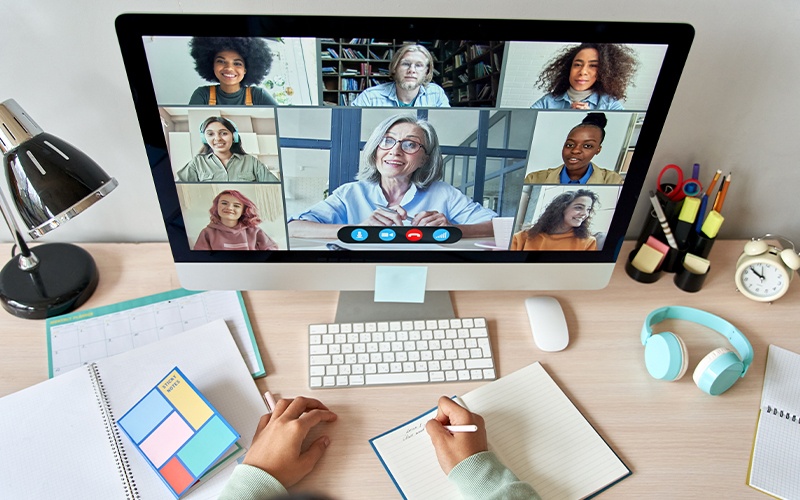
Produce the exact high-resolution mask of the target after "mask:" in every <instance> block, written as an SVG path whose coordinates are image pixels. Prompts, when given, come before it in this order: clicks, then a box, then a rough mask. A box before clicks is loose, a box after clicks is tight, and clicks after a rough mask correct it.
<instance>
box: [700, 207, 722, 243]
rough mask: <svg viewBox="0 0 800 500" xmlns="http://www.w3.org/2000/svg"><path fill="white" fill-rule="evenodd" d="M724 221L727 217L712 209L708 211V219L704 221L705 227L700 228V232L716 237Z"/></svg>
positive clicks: (708, 236) (709, 236)
mask: <svg viewBox="0 0 800 500" xmlns="http://www.w3.org/2000/svg"><path fill="white" fill-rule="evenodd" d="M723 222H725V217H723V216H722V214H721V213H719V212H717V211H716V210H712V211H710V212H708V215H707V216H706V221H705V222H703V227H701V228H700V232H701V233H703V235H704V236H705V237H707V238H711V239H713V238H716V237H717V234H718V233H719V228H720V227H722V223H723Z"/></svg>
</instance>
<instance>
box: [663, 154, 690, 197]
mask: <svg viewBox="0 0 800 500" xmlns="http://www.w3.org/2000/svg"><path fill="white" fill-rule="evenodd" d="M670 170H674V171H675V174H676V175H677V176H678V181H677V182H676V183H675V184H674V185H673V184H668V183H667V184H665V183H663V182H662V180H661V179H662V178H663V177H664V174H666V173H667V172H669V171H670ZM657 182H658V190H659V191H661V192H662V193H664V195H666V197H667V198H668V199H670V200H671V201H680V200H682V199H683V197H684V196H685V195H684V193H683V170H681V167H679V166H677V165H674V164H672V163H670V164H669V165H667V166H665V167H664V168H662V169H661V172H659V174H658V181H657Z"/></svg>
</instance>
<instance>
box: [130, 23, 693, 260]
mask: <svg viewBox="0 0 800 500" xmlns="http://www.w3.org/2000/svg"><path fill="white" fill-rule="evenodd" d="M116 30H117V36H118V39H119V44H120V48H121V51H122V57H123V62H124V65H125V68H126V71H127V74H128V80H129V82H130V86H131V94H132V97H133V101H134V106H135V109H136V114H137V119H138V121H139V126H140V129H141V132H142V139H143V142H144V146H145V150H146V153H147V157H148V161H149V164H150V170H151V174H152V176H153V181H154V185H155V188H156V191H157V194H158V199H159V203H160V207H161V213H162V217H163V219H164V223H165V227H166V231H167V238H168V240H169V243H170V247H171V249H172V254H173V258H174V260H175V262H176V263H221V264H224V263H231V264H232V263H275V264H290V263H296V264H303V263H305V264H322V263H325V264H329V263H335V262H339V263H369V264H389V263H398V264H400V263H405V264H412V263H418V264H426V263H430V264H459V265H461V264H532V263H575V264H595V263H597V264H602V263H614V262H616V259H617V257H618V255H619V251H620V248H621V245H622V242H623V240H624V238H625V234H626V231H627V229H628V225H629V223H630V219H631V216H632V214H633V210H634V207H635V206H636V202H637V200H638V198H639V195H640V192H641V188H642V186H643V183H644V180H645V177H646V175H647V171H648V168H649V165H650V162H651V161H652V157H653V154H654V152H655V148H656V145H657V143H658V139H659V137H660V134H661V132H662V130H663V126H664V122H665V120H666V118H667V114H668V111H669V107H670V104H671V102H672V99H673V97H674V95H675V92H676V89H677V85H678V81H679V79H680V75H681V73H682V71H683V67H684V64H685V62H686V59H687V57H688V53H689V49H690V46H691V42H692V40H693V37H694V28H692V26H691V25H689V24H685V23H651V22H617V21H610V22H608V21H559V20H522V19H445V18H392V17H358V16H302V15H274V16H273V15H217V14H213V15H211V14H122V15H120V16H119V17H118V18H117V19H116ZM474 33H481V37H480V38H481V39H486V40H507V41H541V42H570V43H575V42H576V39H580V40H590V41H593V42H599V43H630V44H658V45H666V46H667V50H666V52H665V55H664V60H663V64H662V69H661V71H660V72H659V76H658V80H657V81H656V84H655V86H654V89H653V94H652V97H651V100H650V105H649V107H648V109H647V111H646V113H647V120H645V123H644V124H643V126H642V129H641V132H640V135H639V138H638V142H637V147H636V151H635V153H634V154H633V156H632V159H631V163H630V166H629V170H628V174H627V176H626V179H625V183H624V184H623V189H622V191H621V193H620V196H619V202H618V204H617V208H616V213H615V216H614V218H613V220H612V223H611V226H610V228H609V231H608V235H607V238H606V243H605V245H604V247H603V248H602V249H601V250H598V251H586V252H574V251H500V252H497V251H494V252H491V251H490V252H481V251H469V250H447V251H409V252H404V251H358V252H330V251H319V250H288V251H286V250H280V251H196V250H191V249H190V247H189V242H188V239H187V237H186V231H185V228H184V222H183V216H182V213H181V207H180V204H179V199H178V194H177V188H176V184H175V181H174V178H173V174H172V168H171V165H170V160H169V155H168V152H167V145H166V138H165V136H164V133H163V130H162V128H161V122H160V118H159V114H158V106H159V104H158V103H157V100H156V94H155V89H154V88H153V83H152V80H151V77H150V70H149V66H148V62H147V57H146V54H145V49H144V44H143V37H148V36H252V37H275V36H281V37H314V38H323V37H324V38H352V37H354V36H357V37H363V38H371V37H372V38H386V37H390V38H400V39H430V40H434V39H441V40H448V39H453V40H461V39H464V35H465V34H474ZM570 33H572V34H574V33H579V34H580V36H565V34H570ZM532 34H535V36H533V35H532ZM471 38H475V37H474V36H473V37H471ZM316 107H321V106H316ZM495 109H499V108H495ZM503 109H505V108H503ZM619 214H627V215H625V216H621V215H619Z"/></svg>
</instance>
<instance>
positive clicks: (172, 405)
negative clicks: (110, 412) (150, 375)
mask: <svg viewBox="0 0 800 500" xmlns="http://www.w3.org/2000/svg"><path fill="white" fill-rule="evenodd" d="M117 424H118V425H119V426H120V428H121V429H122V430H123V431H124V432H125V434H126V435H127V436H128V437H129V438H130V440H131V441H133V443H134V445H135V446H136V448H137V449H138V450H139V451H140V452H141V453H142V455H143V456H144V458H145V459H146V460H147V463H149V464H150V466H151V467H152V468H153V469H154V470H155V471H156V474H158V476H159V477H160V478H161V480H162V481H164V484H166V485H167V488H168V489H169V491H170V493H172V495H173V496H174V497H175V498H178V497H180V496H181V495H183V494H184V493H186V492H187V491H188V490H189V489H190V488H191V487H192V485H194V484H195V483H196V482H197V481H198V480H200V478H201V477H202V476H203V475H204V474H205V473H206V471H208V470H209V469H211V467H212V466H214V465H215V464H218V463H219V462H220V461H222V460H229V459H230V458H232V456H233V455H234V454H237V453H238V452H240V451H243V450H242V448H241V447H239V445H237V444H236V440H237V439H239V437H240V436H239V434H238V433H237V432H236V431H235V430H234V429H233V427H231V426H230V424H228V422H227V421H226V420H225V419H224V418H222V415H220V414H219V412H218V411H217V410H216V409H215V408H214V407H213V406H211V403H209V402H208V400H206V398H205V397H203V395H202V394H201V393H200V391H198V390H197V388H196V387H195V386H194V385H193V384H192V383H191V382H190V381H189V379H187V378H186V377H185V376H184V375H183V373H182V372H181V371H180V370H179V369H178V368H177V367H175V368H173V369H172V370H171V371H170V372H169V373H168V374H167V375H166V376H165V377H164V378H163V379H162V380H161V381H160V382H159V383H158V384H156V386H155V387H153V389H151V390H150V391H149V392H148V393H147V394H146V395H145V396H144V397H143V398H142V399H140V400H139V402H137V403H136V404H135V405H134V406H133V408H131V409H130V410H128V412H127V413H125V415H123V416H122V418H120V419H119V420H118V421H117Z"/></svg>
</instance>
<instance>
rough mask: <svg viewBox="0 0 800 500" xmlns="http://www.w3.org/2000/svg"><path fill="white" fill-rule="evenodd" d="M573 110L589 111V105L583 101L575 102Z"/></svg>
mask: <svg viewBox="0 0 800 500" xmlns="http://www.w3.org/2000/svg"><path fill="white" fill-rule="evenodd" d="M572 109H589V103H588V102H581V101H578V102H573V103H572Z"/></svg>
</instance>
